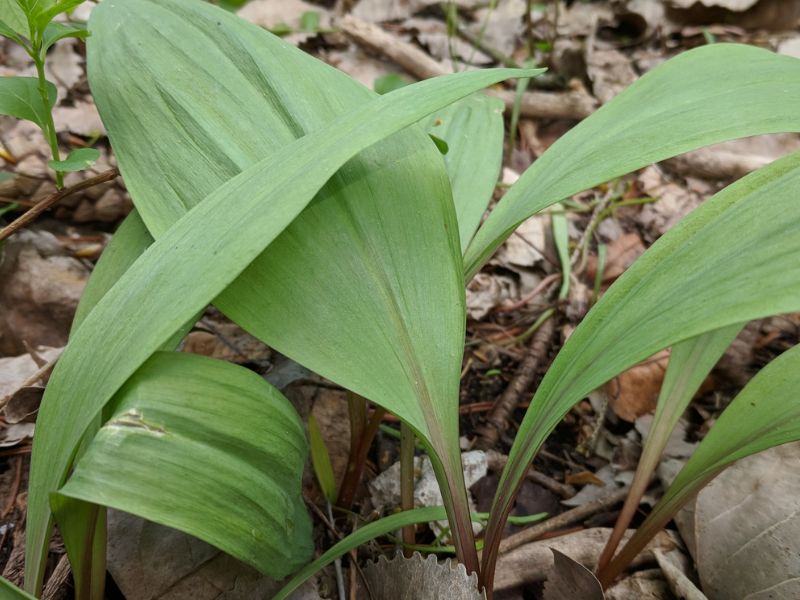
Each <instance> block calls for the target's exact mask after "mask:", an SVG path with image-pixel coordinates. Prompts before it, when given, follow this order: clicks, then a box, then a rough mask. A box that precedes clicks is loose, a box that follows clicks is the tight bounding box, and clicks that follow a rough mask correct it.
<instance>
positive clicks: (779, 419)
mask: <svg viewBox="0 0 800 600" xmlns="http://www.w3.org/2000/svg"><path fill="white" fill-rule="evenodd" d="M798 389H800V346H795V347H794V348H792V349H790V350H787V351H786V352H784V353H783V354H782V355H780V356H779V357H778V358H776V359H775V360H773V361H772V362H771V363H770V364H768V365H767V366H766V367H764V368H763V369H762V370H761V371H760V372H759V373H758V374H757V375H756V376H755V377H754V378H753V379H752V380H751V381H750V383H748V384H747V385H746V386H745V388H744V389H743V390H742V391H741V392H740V393H739V395H738V396H736V398H734V400H733V402H732V403H731V404H730V406H728V408H726V409H725V412H723V413H722V416H721V417H720V418H719V420H718V421H717V422H716V423H715V424H714V426H713V427H712V428H711V431H709V433H708V435H706V437H705V439H704V440H703V441H702V442H701V443H700V445H699V446H698V448H697V450H695V452H694V454H693V455H692V457H691V458H690V459H689V462H688V463H686V466H685V467H684V468H683V469H682V470H681V472H680V473H679V474H678V477H677V478H676V479H675V481H674V482H673V483H672V485H671V486H670V487H669V489H668V490H667V492H666V494H664V497H663V498H662V499H661V500H660V501H659V503H658V504H657V505H656V506H655V508H653V511H652V512H651V513H650V515H649V516H648V517H647V519H646V520H645V522H644V523H643V524H642V525H641V526H640V527H639V529H637V530H636V533H635V534H634V535H633V537H631V539H630V540H629V541H628V543H627V544H626V545H625V546H624V547H623V549H622V550H621V551H620V553H619V555H618V556H617V557H616V558H615V559H614V560H612V561H611V563H610V564H609V565H608V568H607V569H605V570H604V571H602V572H601V573H600V577H599V578H600V581H601V583H603V584H604V585H605V586H607V585H608V584H610V583H611V582H612V581H613V580H614V579H615V578H616V576H617V575H619V573H621V572H622V570H623V569H624V568H625V567H626V566H627V565H628V564H629V563H630V561H631V559H632V558H633V557H634V556H636V554H638V553H639V551H640V550H641V549H642V548H644V546H645V545H646V544H647V542H648V541H649V540H650V539H651V538H652V537H653V536H654V535H655V534H656V533H658V531H659V530H661V529H662V528H663V527H664V526H665V525H666V524H667V523H668V522H669V520H670V519H671V518H672V517H673V516H675V513H677V512H678V510H679V509H680V508H681V507H682V506H683V505H684V504H685V503H686V501H687V500H688V499H689V498H690V497H692V496H693V495H694V494H696V493H697V492H699V491H700V490H701V489H702V488H703V486H705V485H706V484H707V483H708V482H709V481H711V480H712V479H713V478H714V477H716V476H717V475H719V474H720V473H721V472H722V471H723V469H725V467H727V466H728V465H730V464H731V463H733V462H734V461H737V460H739V459H740V458H744V457H746V456H750V455H751V454H755V453H756V452H761V451H762V450H766V449H767V448H772V447H773V446H778V445H780V444H786V443H788V442H793V441H797V440H800V402H798Z"/></svg>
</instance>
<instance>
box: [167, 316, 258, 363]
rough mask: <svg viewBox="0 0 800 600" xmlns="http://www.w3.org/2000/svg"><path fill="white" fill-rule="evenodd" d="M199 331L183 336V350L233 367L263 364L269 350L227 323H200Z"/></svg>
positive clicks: (204, 320)
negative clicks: (230, 364) (244, 364)
mask: <svg viewBox="0 0 800 600" xmlns="http://www.w3.org/2000/svg"><path fill="white" fill-rule="evenodd" d="M199 326H200V328H201V329H208V331H193V332H192V333H190V334H189V335H187V336H186V340H184V342H183V347H182V350H183V351H184V352H191V353H192V354H202V355H203V356H210V357H212V358H218V359H220V360H227V361H229V362H235V363H239V364H242V363H248V362H249V363H256V364H266V363H267V362H268V361H269V360H270V358H272V350H270V349H269V348H268V347H267V346H265V345H264V343H263V342H261V341H260V340H258V339H257V338H255V337H253V336H252V335H250V334H249V333H247V332H246V331H245V330H244V329H242V328H241V327H239V326H238V325H236V324H234V323H230V322H226V321H221V322H220V321H217V320H213V321H212V320H211V319H210V318H206V319H203V321H201V322H200V325H199Z"/></svg>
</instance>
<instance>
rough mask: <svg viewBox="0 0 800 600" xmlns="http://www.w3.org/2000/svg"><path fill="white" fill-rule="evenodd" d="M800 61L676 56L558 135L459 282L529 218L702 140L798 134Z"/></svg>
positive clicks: (731, 53)
mask: <svg viewBox="0 0 800 600" xmlns="http://www.w3.org/2000/svg"><path fill="white" fill-rule="evenodd" d="M798 97H800V60H798V59H796V58H792V57H789V56H781V55H777V54H773V53H772V52H768V51H766V50H761V49H759V48H754V47H751V46H743V45H741V46H740V45H735V44H712V45H709V46H703V47H701V48H697V49H695V50H690V51H689V52H684V53H682V54H679V55H678V56H676V57H675V58H673V59H670V60H668V61H667V62H665V63H664V64H662V65H660V66H658V67H656V68H655V69H653V70H652V71H650V72H648V73H647V74H645V75H644V76H642V77H641V78H640V79H639V80H638V81H636V83H634V84H633V85H631V86H630V87H629V88H627V89H626V90H625V91H623V92H622V93H621V94H619V95H617V96H616V97H615V98H614V99H613V100H612V101H611V102H609V103H608V104H606V105H605V106H603V107H602V108H601V109H600V110H598V111H597V112H596V113H594V114H592V115H591V116H590V117H588V118H587V119H585V120H583V121H582V122H581V123H579V124H578V125H577V126H576V127H574V128H572V129H571V130H570V131H569V132H567V133H566V134H565V135H563V136H561V137H560V138H559V139H558V141H557V142H556V143H555V144H553V145H552V146H551V147H550V148H548V149H547V151H546V152H545V153H544V154H542V156H541V157H539V158H538V159H537V160H536V162H534V163H533V165H531V167H530V168H528V170H527V171H525V173H523V175H522V177H520V179H519V180H518V181H517V182H516V183H515V184H514V185H513V186H512V187H511V189H510V190H509V191H508V192H507V193H506V195H505V197H504V198H503V199H502V200H501V201H500V203H499V204H498V205H497V208H495V209H494V210H493V211H492V213H491V215H490V216H489V218H488V219H487V220H486V222H485V223H484V225H483V226H482V227H481V228H480V229H479V230H478V233H477V234H476V235H475V238H474V239H473V240H472V243H471V244H470V246H469V248H467V252H466V253H465V256H464V264H465V266H466V273H467V280H469V279H471V278H472V276H473V275H474V274H475V273H477V271H478V269H480V267H481V265H482V264H483V263H484V262H485V261H486V260H487V259H488V258H489V256H491V254H492V252H494V250H495V249H496V248H497V247H498V246H499V245H500V244H501V243H502V242H503V240H505V238H507V237H508V236H509V235H510V234H511V232H512V231H513V230H514V229H516V227H517V226H518V225H519V224H520V223H522V221H524V220H525V219H527V218H528V217H529V216H531V215H533V214H535V213H537V212H539V211H540V210H542V209H543V208H545V207H547V206H549V205H551V204H553V203H554V202H558V201H559V200H562V199H564V198H567V197H569V196H571V195H572V194H576V193H578V192H580V191H583V190H585V189H587V188H590V187H592V186H594V185H597V184H599V183H603V182H604V181H608V180H610V179H613V178H614V177H619V176H620V175H624V174H625V173H629V172H631V171H633V170H635V169H638V168H640V167H644V166H646V165H649V164H651V163H654V162H658V161H660V160H664V159H666V158H670V157H671V156H675V155H677V154H681V153H683V152H688V151H689V150H694V149H695V148H699V147H701V146H707V145H709V144H713V143H716V142H721V141H724V140H729V139H733V138H739V137H744V136H748V135H757V134H760V133H776V132H782V131H800V111H798V110H797V107H796V106H795V102H794V99H795V98H798Z"/></svg>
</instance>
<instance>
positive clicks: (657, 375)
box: [606, 350, 669, 422]
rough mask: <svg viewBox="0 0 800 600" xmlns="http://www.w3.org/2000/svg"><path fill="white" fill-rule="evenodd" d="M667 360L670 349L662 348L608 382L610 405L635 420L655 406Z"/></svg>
mask: <svg viewBox="0 0 800 600" xmlns="http://www.w3.org/2000/svg"><path fill="white" fill-rule="evenodd" d="M668 362H669V351H668V350H662V351H661V352H659V353H658V354H655V355H653V356H651V357H650V358H648V359H647V360H645V361H643V362H641V363H639V364H638V365H636V366H634V367H631V368H630V369H628V370H627V371H624V372H623V373H621V374H620V375H619V376H617V377H616V378H615V379H612V380H611V381H610V382H609V383H608V384H606V389H607V393H608V397H609V405H610V406H611V409H612V410H613V411H614V413H615V414H616V415H617V416H618V417H619V418H620V419H623V420H625V421H629V422H633V421H635V420H636V419H637V417H640V416H642V415H645V414H647V413H650V412H652V411H654V410H655V408H656V403H657V401H658V393H659V391H660V390H661V383H662V382H663V381H664V372H665V371H666V369H667V363H668Z"/></svg>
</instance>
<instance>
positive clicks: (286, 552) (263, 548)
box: [60, 352, 313, 579]
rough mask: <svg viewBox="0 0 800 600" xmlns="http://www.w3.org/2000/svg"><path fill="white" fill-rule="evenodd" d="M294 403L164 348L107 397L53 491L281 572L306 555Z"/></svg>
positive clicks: (235, 373)
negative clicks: (105, 410)
mask: <svg viewBox="0 0 800 600" xmlns="http://www.w3.org/2000/svg"><path fill="white" fill-rule="evenodd" d="M307 454H308V445H307V442H306V438H305V434H304V432H303V425H302V423H301V422H300V419H299V418H298V416H297V413H296V412H295V410H294V408H293V407H292V405H291V404H290V403H289V401H288V400H286V398H285V397H283V395H281V394H280V393H279V392H278V391H277V390H276V389H275V388H273V387H272V386H270V385H269V384H268V383H267V382H266V381H264V380H263V378H261V377H259V376H258V375H256V374H255V373H253V372H251V371H248V370H247V369H245V368H243V367H239V366H237V365H233V364H231V363H226V362H223V361H218V360H214V359H210V358H206V357H202V356H196V355H192V354H184V353H180V352H161V353H157V354H155V355H153V357H152V358H151V359H150V360H148V361H147V363H145V364H144V365H143V366H142V368H141V369H139V370H138V371H137V372H136V374H135V375H134V376H133V377H132V378H131V379H130V380H129V381H128V382H127V383H126V384H125V386H124V387H123V388H122V389H121V390H120V391H119V393H118V394H117V397H116V398H115V399H114V401H113V414H112V415H111V417H110V419H109V420H108V421H107V422H106V423H105V424H104V425H103V426H102V427H101V428H100V431H99V432H98V433H97V435H96V436H95V437H94V439H93V440H92V442H91V444H90V445H89V447H88V449H87V451H86V452H85V454H84V455H83V456H82V457H81V458H80V459H79V460H78V462H77V465H76V467H75V470H74V472H73V473H72V475H71V476H70V478H69V480H68V481H67V483H66V485H65V486H64V487H63V488H61V490H60V493H61V494H62V495H64V496H67V497H71V498H76V499H79V500H83V501H85V502H92V503H95V504H100V505H104V506H109V507H113V508H116V509H118V510H123V511H125V512H129V513H132V514H135V515H137V516H140V517H143V518H145V519H148V520H150V521H154V522H156V523H160V524H162V525H167V526H169V527H173V528H175V529H179V530H181V531H184V532H186V533H189V534H191V535H193V536H195V537H198V538H200V539H202V540H205V541H206V542H208V543H210V544H212V545H214V546H216V547H217V548H220V549H221V550H223V551H225V552H227V553H228V554H230V555H232V556H234V557H236V558H238V559H239V560H242V561H243V562H246V563H248V564H249V565H251V566H253V567H255V568H256V569H258V570H259V571H261V572H263V573H265V574H267V575H269V576H270V577H274V578H276V579H280V578H282V577H285V576H286V575H288V574H289V573H291V572H293V571H295V570H296V569H297V568H299V567H300V566H301V565H302V564H303V563H305V562H306V561H308V559H309V558H310V557H311V556H312V553H313V544H312V537H311V520H310V519H309V517H308V514H307V513H306V509H305V504H304V503H303V499H302V493H301V491H302V490H301V488H302V481H301V480H302V474H303V465H304V464H305V460H306V456H307Z"/></svg>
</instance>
